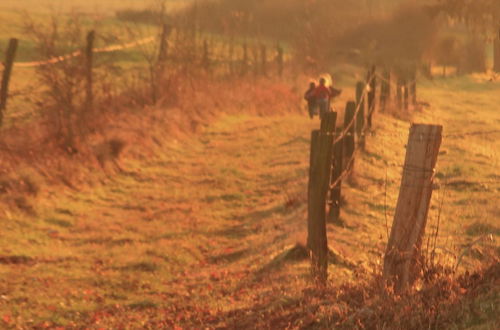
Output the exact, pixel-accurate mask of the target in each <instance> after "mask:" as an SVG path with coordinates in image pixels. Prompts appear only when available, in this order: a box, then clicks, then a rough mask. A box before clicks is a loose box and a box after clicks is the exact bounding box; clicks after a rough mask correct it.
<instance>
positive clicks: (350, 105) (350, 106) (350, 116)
mask: <svg viewBox="0 0 500 330" xmlns="http://www.w3.org/2000/svg"><path fill="white" fill-rule="evenodd" d="M355 112H356V103H355V102H354V101H349V102H347V104H346V108H345V115H344V129H346V128H347V127H348V126H349V125H350V126H349V130H348V131H347V135H346V136H345V138H344V143H345V146H344V148H345V149H344V151H345V161H346V164H351V165H350V168H347V170H351V169H352V167H353V165H354V161H353V160H351V159H352V157H353V156H354V149H355V147H356V145H355V143H356V140H355V138H354V134H355V122H354V123H353V121H354V113H355Z"/></svg>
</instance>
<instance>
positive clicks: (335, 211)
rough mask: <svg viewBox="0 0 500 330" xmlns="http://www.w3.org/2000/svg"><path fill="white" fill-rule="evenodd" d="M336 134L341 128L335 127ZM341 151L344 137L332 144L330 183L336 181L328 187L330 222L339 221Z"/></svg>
mask: <svg viewBox="0 0 500 330" xmlns="http://www.w3.org/2000/svg"><path fill="white" fill-rule="evenodd" d="M336 132H337V134H336V136H339V134H341V132H342V128H340V127H339V128H337V130H336ZM343 151H344V138H342V139H340V141H338V142H337V143H335V145H334V146H333V169H332V179H331V183H332V184H333V183H336V184H335V185H334V186H331V187H330V210H329V212H328V220H329V221H330V222H332V223H339V222H340V198H341V192H342V191H341V188H342V181H338V182H337V180H339V178H340V175H341V174H342V163H343V159H344V157H343Z"/></svg>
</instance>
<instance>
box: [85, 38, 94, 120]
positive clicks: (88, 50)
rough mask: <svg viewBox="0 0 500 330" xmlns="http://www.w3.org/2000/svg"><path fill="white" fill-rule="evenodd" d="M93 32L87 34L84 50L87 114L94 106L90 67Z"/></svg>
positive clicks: (92, 55) (92, 54)
mask: <svg viewBox="0 0 500 330" xmlns="http://www.w3.org/2000/svg"><path fill="white" fill-rule="evenodd" d="M94 41H95V31H90V32H89V33H88V34H87V47H86V48H85V73H86V79H87V86H86V99H85V109H86V113H87V114H88V113H89V112H90V111H92V107H93V105H94V93H93V79H92V67H93V62H94Z"/></svg>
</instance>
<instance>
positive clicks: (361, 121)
mask: <svg viewBox="0 0 500 330" xmlns="http://www.w3.org/2000/svg"><path fill="white" fill-rule="evenodd" d="M365 90H366V84H365V83H364V82H363V81H358V83H357V84H356V106H357V107H359V111H358V114H357V116H356V135H357V137H358V143H359V145H360V147H361V148H363V149H364V147H365V132H364V129H363V128H364V126H365V99H366V97H365V95H364V92H365Z"/></svg>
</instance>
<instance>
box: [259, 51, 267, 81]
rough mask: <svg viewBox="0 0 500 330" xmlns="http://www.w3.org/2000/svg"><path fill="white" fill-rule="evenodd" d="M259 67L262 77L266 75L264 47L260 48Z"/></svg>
mask: <svg viewBox="0 0 500 330" xmlns="http://www.w3.org/2000/svg"><path fill="white" fill-rule="evenodd" d="M260 62H261V63H260V65H261V69H260V71H261V73H262V75H263V76H266V75H267V47H266V45H261V46H260Z"/></svg>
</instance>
